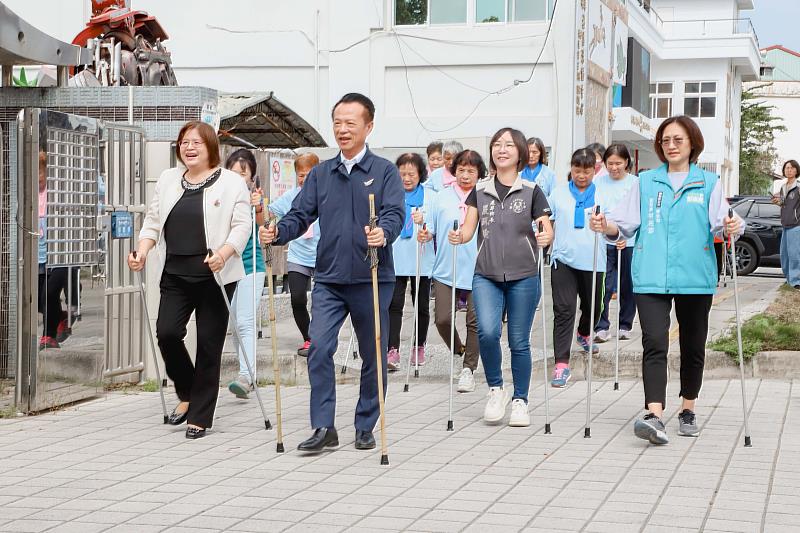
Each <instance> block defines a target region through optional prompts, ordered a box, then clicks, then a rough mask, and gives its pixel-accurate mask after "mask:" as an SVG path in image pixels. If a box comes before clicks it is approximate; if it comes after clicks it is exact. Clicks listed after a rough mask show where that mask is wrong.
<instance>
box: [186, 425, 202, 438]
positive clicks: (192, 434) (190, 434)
mask: <svg viewBox="0 0 800 533" xmlns="http://www.w3.org/2000/svg"><path fill="white" fill-rule="evenodd" d="M205 436H206V430H205V428H196V427H191V426H189V427H188V428H186V438H187V439H202V438H203V437H205Z"/></svg>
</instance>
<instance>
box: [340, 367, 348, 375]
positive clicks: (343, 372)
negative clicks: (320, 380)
mask: <svg viewBox="0 0 800 533" xmlns="http://www.w3.org/2000/svg"><path fill="white" fill-rule="evenodd" d="M341 373H342V374H347V367H346V366H343V367H342V372H341Z"/></svg>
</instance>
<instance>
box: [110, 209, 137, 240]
mask: <svg viewBox="0 0 800 533" xmlns="http://www.w3.org/2000/svg"><path fill="white" fill-rule="evenodd" d="M131 237H133V213H129V212H127V211H114V212H112V213H111V238H112V239H130V238H131Z"/></svg>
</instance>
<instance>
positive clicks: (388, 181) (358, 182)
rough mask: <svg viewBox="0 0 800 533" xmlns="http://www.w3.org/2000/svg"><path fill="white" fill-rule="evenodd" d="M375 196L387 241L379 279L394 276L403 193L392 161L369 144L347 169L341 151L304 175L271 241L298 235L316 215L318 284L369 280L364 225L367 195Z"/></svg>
mask: <svg viewBox="0 0 800 533" xmlns="http://www.w3.org/2000/svg"><path fill="white" fill-rule="evenodd" d="M370 193H372V194H374V195H375V211H376V212H377V214H378V226H380V227H381V228H383V232H384V235H385V236H386V240H387V242H388V244H387V245H386V246H384V247H383V248H379V249H378V261H379V263H378V280H379V281H394V263H393V261H392V245H391V243H392V242H394V240H395V239H396V238H397V237H398V235H399V234H400V230H401V229H402V227H403V222H404V219H405V192H404V190H403V184H402V181H401V180H400V174H399V173H398V172H397V167H395V166H394V165H393V164H392V163H391V162H389V161H387V160H386V159H383V158H382V157H378V156H376V155H375V154H373V153H372V152H371V151H369V149H368V150H367V152H366V154H365V155H364V157H363V159H362V160H361V161H360V162H359V163H357V164H356V165H355V166H353V169H352V171H351V173H350V174H348V173H347V169H346V168H345V166H344V163H342V162H341V159H340V157H339V155H337V156H336V157H335V158H333V159H329V160H327V161H323V162H322V163H320V164H319V165H317V166H316V167H314V168H313V169H312V170H311V172H310V173H309V174H308V176H307V177H306V181H305V183H304V184H303V189H302V190H301V191H300V194H299V195H297V198H295V199H294V202H292V209H291V210H290V211H289V212H288V213H287V214H286V216H284V217H283V218H282V219H281V221H280V222H279V223H278V238H277V239H276V241H275V244H279V245H281V244H286V243H288V242H289V241H292V240H294V239H296V238H298V237H299V236H300V235H302V234H303V233H304V232H305V231H306V229H308V227H309V226H310V225H311V224H313V223H314V221H315V220H317V219H319V226H320V232H321V234H322V235H321V237H320V240H319V244H318V245H317V264H316V267H315V279H316V281H318V282H322V283H339V284H353V283H369V282H370V281H372V275H371V273H370V268H369V261H368V260H366V259H365V258H366V256H367V237H366V234H365V233H364V226H367V225H369V194H370Z"/></svg>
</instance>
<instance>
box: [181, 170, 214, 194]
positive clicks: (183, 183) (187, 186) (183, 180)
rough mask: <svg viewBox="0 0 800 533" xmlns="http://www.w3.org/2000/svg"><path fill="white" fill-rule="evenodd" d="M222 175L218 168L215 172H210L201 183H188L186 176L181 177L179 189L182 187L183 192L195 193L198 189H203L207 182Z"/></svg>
mask: <svg viewBox="0 0 800 533" xmlns="http://www.w3.org/2000/svg"><path fill="white" fill-rule="evenodd" d="M221 173H222V169H221V168H218V169H217V170H216V171H215V172H212V173H211V174H210V175H209V176H208V177H207V178H206V179H204V180H203V181H201V182H200V183H189V182H188V181H186V174H184V175H183V176H181V187H183V190H184V191H196V190H198V189H202V188H203V187H205V186H206V185H207V184H208V182H210V181H212V180H214V179H216V178H217V177H218V176H219V175H220V174H221Z"/></svg>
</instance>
